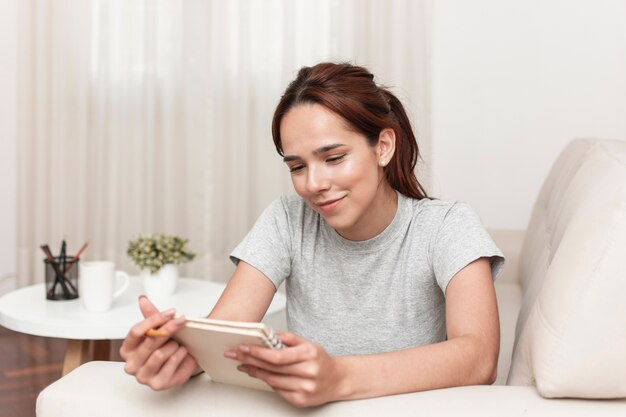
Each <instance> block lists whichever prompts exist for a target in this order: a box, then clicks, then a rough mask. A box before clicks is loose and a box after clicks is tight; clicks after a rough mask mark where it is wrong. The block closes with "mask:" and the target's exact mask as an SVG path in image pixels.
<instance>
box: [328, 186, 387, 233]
mask: <svg viewBox="0 0 626 417" xmlns="http://www.w3.org/2000/svg"><path fill="white" fill-rule="evenodd" d="M397 210H398V195H397V193H396V190H394V189H393V188H391V186H390V185H389V183H387V182H386V181H381V183H380V186H379V187H378V189H377V190H376V197H375V198H374V200H373V201H372V204H371V206H370V207H369V208H368V209H367V211H366V212H365V213H364V215H363V217H362V218H361V219H360V220H359V221H357V223H356V224H355V225H354V226H353V227H351V230H347V231H337V232H338V233H339V234H340V235H341V236H342V237H343V238H344V239H348V240H353V241H363V240H368V239H371V238H373V237H375V236H378V235H379V234H380V233H382V232H383V230H385V229H386V228H387V226H389V225H390V224H391V222H392V221H393V219H394V217H395V215H396V211H397Z"/></svg>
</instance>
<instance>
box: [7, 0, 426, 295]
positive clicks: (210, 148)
mask: <svg viewBox="0 0 626 417" xmlns="http://www.w3.org/2000/svg"><path fill="white" fill-rule="evenodd" d="M429 8H430V5H429V2H428V1H410V0H396V1H392V2H388V1H384V0H367V1H356V0H354V1H350V0H344V1H339V0H319V1H302V0H298V1H293V0H292V1H290V0H267V1H254V0H229V1H213V0H212V1H200V0H189V1H183V0H178V1H176V0H150V1H149V0H107V1H104V0H93V1H84V0H64V1H55V2H49V1H46V0H29V1H25V2H24V3H23V4H20V56H19V65H20V78H19V86H18V94H19V110H18V118H19V120H18V136H19V145H18V158H19V161H18V182H19V184H18V217H19V218H18V246H19V247H18V258H19V259H18V285H20V286H23V285H27V284H31V283H36V282H41V281H42V280H43V262H42V258H43V255H42V253H41V251H40V249H39V248H38V246H39V245H41V244H43V243H49V244H50V245H51V247H52V248H53V252H56V251H58V247H59V246H60V242H61V240H62V239H66V240H67V241H68V244H69V249H70V253H71V252H73V251H76V250H77V249H78V248H79V247H80V245H82V243H83V242H84V241H87V240H89V241H90V246H89V249H88V250H87V252H86V253H85V255H84V258H85V259H108V260H113V261H115V262H116V264H117V266H118V267H119V268H121V269H125V270H127V271H129V272H130V273H136V272H137V270H136V269H135V268H134V267H133V266H132V265H131V264H130V262H129V260H128V259H127V257H126V254H125V252H126V245H127V242H128V241H129V240H130V239H133V238H135V237H136V236H137V235H139V234H142V233H161V232H163V233H173V234H178V235H181V236H183V237H186V238H188V239H189V241H190V242H189V245H190V247H191V248H192V249H193V250H195V251H196V252H198V257H197V258H196V260H195V261H194V262H192V263H190V264H188V265H186V266H185V267H184V268H183V275H187V276H194V277H200V278H205V279H212V280H217V281H225V280H226V279H228V277H229V276H230V273H231V272H232V270H233V267H232V265H230V261H229V260H228V254H229V253H230V251H231V250H232V249H233V248H234V246H235V245H236V244H237V243H238V242H239V241H240V240H241V239H242V238H243V236H244V235H245V233H246V232H247V231H248V230H249V228H250V227H251V226H252V224H253V223H254V221H255V220H256V218H257V216H258V215H259V214H260V212H261V211H262V210H263V209H264V208H265V206H266V205H267V204H268V203H269V202H270V201H271V200H272V199H274V198H276V197H277V196H279V195H281V194H285V193H291V192H292V188H291V183H290V179H289V175H288V172H287V170H286V169H285V167H284V166H283V164H282V162H281V160H280V158H279V157H278V155H277V154H276V152H275V149H274V146H273V143H272V140H271V132H270V126H271V118H272V114H273V109H274V106H275V105H276V104H277V102H278V100H279V98H280V95H281V94H282V92H283V90H284V88H285V87H286V85H287V83H288V82H289V81H290V80H291V79H293V77H294V76H295V74H296V72H297V70H298V69H299V68H300V67H301V66H303V65H312V64H315V63H317V62H320V61H325V60H332V61H349V62H353V63H357V64H361V65H365V66H367V67H368V68H370V70H372V72H374V74H376V75H377V76H378V78H379V82H381V83H383V84H386V85H391V86H392V87H393V91H394V92H396V93H398V95H399V96H400V97H401V99H403V100H404V101H405V103H406V104H407V109H408V111H409V113H410V114H411V116H412V120H413V122H414V124H415V125H416V130H417V132H418V137H419V139H418V141H419V145H420V147H421V149H422V151H423V152H424V154H425V155H428V152H429V145H430V143H429V141H430V140H429V137H428V135H429V131H428V126H429V117H428V112H427V108H428V103H429V91H428V89H427V86H428V71H429V67H428V51H427V48H428V44H429V29H428V27H429V19H430V17H429V15H430V14H429ZM425 159H427V157H426V158H425ZM425 167H426V168H424V169H423V171H424V175H427V173H428V168H427V166H426V165H425ZM425 182H426V183H428V178H426V181H425Z"/></svg>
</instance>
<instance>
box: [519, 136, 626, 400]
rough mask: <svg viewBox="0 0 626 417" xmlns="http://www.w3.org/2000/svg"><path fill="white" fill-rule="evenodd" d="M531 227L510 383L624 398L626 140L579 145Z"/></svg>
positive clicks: (548, 392)
mask: <svg viewBox="0 0 626 417" xmlns="http://www.w3.org/2000/svg"><path fill="white" fill-rule="evenodd" d="M581 150H584V152H581ZM572 156H573V157H574V159H575V160H572ZM546 190H549V191H550V192H549V195H546ZM530 227H531V228H532V230H531V228H529V230H528V234H530V236H529V235H528V234H527V239H528V240H529V241H530V242H532V243H533V245H534V246H533V247H532V248H531V247H526V246H525V248H524V253H523V255H522V260H521V262H522V263H523V264H525V265H526V268H525V269H524V268H522V275H524V273H526V276H522V277H521V280H522V282H523V283H524V284H525V288H524V291H525V294H524V299H523V307H522V311H521V313H520V317H519V320H518V327H517V335H518V338H517V340H516V346H515V350H514V354H513V360H512V365H511V370H510V373H509V379H508V382H507V383H508V384H509V385H532V384H536V385H537V389H538V391H539V393H540V394H541V395H542V396H544V397H578V398H621V397H626V141H594V140H587V141H580V140H579V141H574V142H573V143H572V144H571V145H570V146H569V147H568V148H567V149H566V150H565V151H564V152H563V154H562V155H561V156H560V157H559V161H557V163H556V164H555V167H554V168H553V171H552V172H551V173H550V175H549V177H548V179H547V181H546V184H544V187H543V188H542V193H541V195H540V198H539V200H538V202H537V204H536V207H535V210H534V213H533V219H532V220H531V226H530ZM528 265H531V266H530V267H528Z"/></svg>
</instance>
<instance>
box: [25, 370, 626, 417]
mask: <svg viewBox="0 0 626 417" xmlns="http://www.w3.org/2000/svg"><path fill="white" fill-rule="evenodd" d="M625 409H626V399H624V400H605V401H588V400H548V399H544V398H542V397H540V396H539V395H538V394H537V391H536V390H535V388H534V387H513V386H470V387H459V388H450V389H442V390H433V391H426V392H419V393H412V394H403V395H394V396H388V397H381V398H372V399H367V400H357V401H344V402H337V403H332V404H328V405H325V406H321V407H315V408H310V409H297V408H295V407H293V406H291V405H290V404H289V403H287V402H285V401H284V400H283V399H282V398H281V397H280V396H278V395H277V394H275V393H273V392H265V391H256V390H250V389H246V388H240V387H234V386H230V385H223V384H217V383H213V382H210V380H209V379H208V377H207V376H206V375H204V374H203V375H200V376H198V377H196V378H193V379H191V380H190V381H189V382H187V383H186V384H185V385H183V386H180V387H176V388H174V389H171V390H167V391H161V392H156V391H152V390H151V389H150V388H148V387H146V386H143V385H140V384H138V383H137V382H136V381H135V379H134V378H133V377H131V376H129V375H126V374H125V373H124V370H123V363H121V362H89V363H86V364H84V365H82V366H80V367H78V368H76V369H75V370H73V371H72V372H70V373H69V374H67V375H66V376H64V377H63V378H61V379H60V380H58V381H56V382H55V383H53V384H51V385H50V386H49V387H47V388H46V389H44V390H43V391H42V392H41V394H40V395H39V397H38V398H37V416H38V417H60V416H63V417H79V416H80V417H84V416H90V417H99V416H107V417H108V416H116V417H124V416H132V417H135V416H143V415H145V416H151V417H159V416H163V417H165V416H167V417H170V416H173V415H178V416H186V417H194V416H203V417H207V416H226V415H228V416H246V417H247V416H250V415H255V416H257V417H265V416H268V417H270V416H271V417H281V416H285V417H286V416H289V417H291V416H315V417H332V416H353V415H354V416H361V417H368V416H376V417H379V416H385V415H393V416H397V417H401V416H409V415H410V416H415V415H416V413H418V414H420V415H463V416H480V417H489V416H498V417H501V416H524V417H526V416H529V415H532V416H550V417H552V416H554V415H563V416H565V415H567V416H568V417H570V416H573V417H575V416H585V417H586V416H590V415H593V416H607V417H608V416H611V417H612V416H616V417H617V416H620V417H623V415H624V410H625Z"/></svg>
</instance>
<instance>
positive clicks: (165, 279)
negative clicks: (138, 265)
mask: <svg viewBox="0 0 626 417" xmlns="http://www.w3.org/2000/svg"><path fill="white" fill-rule="evenodd" d="M141 280H142V282H143V288H144V290H145V291H146V295H147V296H148V298H150V299H160V298H164V297H168V296H170V295H172V294H174V291H176V283H177V282H178V265H174V264H167V265H163V266H162V267H161V269H159V270H158V271H157V272H156V273H155V274H151V273H150V270H148V269H144V270H142V271H141Z"/></svg>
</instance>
